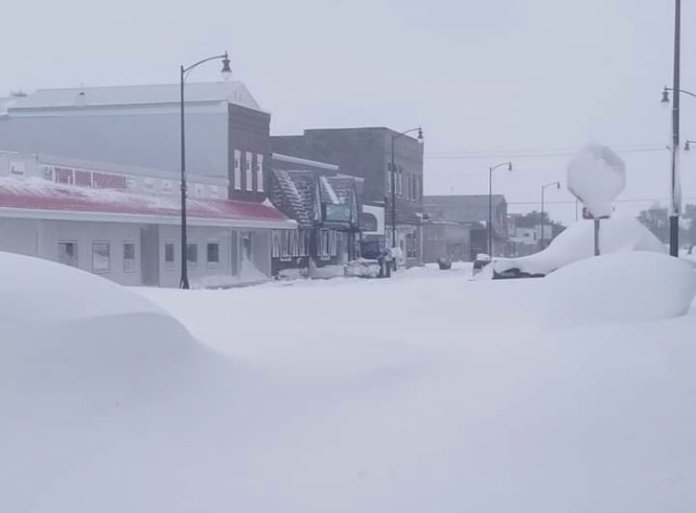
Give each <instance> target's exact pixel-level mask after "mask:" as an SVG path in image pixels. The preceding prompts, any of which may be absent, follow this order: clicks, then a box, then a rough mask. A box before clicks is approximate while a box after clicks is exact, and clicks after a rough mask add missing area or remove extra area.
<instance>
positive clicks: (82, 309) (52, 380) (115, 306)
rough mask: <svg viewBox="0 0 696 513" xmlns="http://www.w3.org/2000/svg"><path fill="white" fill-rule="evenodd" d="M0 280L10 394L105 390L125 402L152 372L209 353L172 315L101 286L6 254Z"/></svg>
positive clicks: (0, 353)
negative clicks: (125, 396)
mask: <svg viewBox="0 0 696 513" xmlns="http://www.w3.org/2000/svg"><path fill="white" fill-rule="evenodd" d="M0 275H1V277H2V278H1V279H0V304H2V308H1V309H0V326H2V338H1V339H0V375H1V377H0V383H1V384H2V385H3V387H2V389H3V391H4V392H5V393H8V392H11V391H12V390H24V389H26V388H27V387H29V388H31V389H32V390H37V391H41V392H42V394H43V393H45V394H47V396H50V395H54V394H56V393H59V392H60V391H61V390H63V391H64V389H65V390H72V392H71V393H74V392H76V391H77V392H78V394H77V395H78V396H79V395H80V394H81V393H83V392H86V391H87V390H88V389H94V388H98V386H99V385H105V386H108V387H110V388H112V389H113V391H114V392H115V393H117V394H120V393H122V392H124V391H125V390H126V389H127V388H128V387H129V386H131V385H134V384H135V383H136V382H138V381H139V380H141V379H147V380H149V379H151V378H152V372H153V371H154V370H162V369H164V368H167V367H169V366H171V365H174V364H176V363H177V362H179V361H182V360H184V359H186V358H188V357H190V356H192V355H193V354H196V353H203V352H204V350H203V349H202V347H201V346H198V344H197V343H196V342H195V341H194V340H193V338H192V337H191V336H190V334H189V333H188V331H187V330H186V329H185V328H184V327H183V326H182V325H181V324H180V323H179V322H178V321H176V320H175V319H173V318H172V317H171V316H170V315H169V314H167V313H165V312H164V311H163V310H161V309H160V308H159V307H157V306H155V305H154V304H153V303H152V302H150V301H149V300H147V299H145V298H144V297H142V296H141V295H139V294H136V293H134V292H132V291H130V290H128V289H126V288H125V287H121V286H120V285H117V284H115V283H113V282H110V281H108V280H105V279H103V278H100V277H97V276H94V275H92V274H89V273H86V272H84V271H80V270H78V269H74V268H72V267H68V266H64V265H60V264H57V263H53V262H48V261H46V260H41V259H38V258H33V257H27V256H22V255H16V254H10V253H2V252H0ZM82 380H84V383H82ZM82 385H84V387H85V388H84V389H82V390H80V386H82ZM124 385H125V386H124ZM72 387H77V388H75V389H73V388H72Z"/></svg>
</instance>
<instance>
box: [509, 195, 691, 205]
mask: <svg viewBox="0 0 696 513" xmlns="http://www.w3.org/2000/svg"><path fill="white" fill-rule="evenodd" d="M682 199H683V200H696V196H692V197H687V198H682ZM661 201H664V202H668V201H669V198H625V199H618V200H614V203H656V202H657V203H659V202H661ZM544 203H546V204H548V205H575V200H556V201H545V202H544ZM507 204H508V205H538V204H539V200H536V201H508V202H507Z"/></svg>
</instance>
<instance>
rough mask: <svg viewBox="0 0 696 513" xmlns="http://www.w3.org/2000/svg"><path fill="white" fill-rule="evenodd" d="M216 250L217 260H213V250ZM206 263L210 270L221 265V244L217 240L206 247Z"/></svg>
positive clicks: (208, 243)
mask: <svg viewBox="0 0 696 513" xmlns="http://www.w3.org/2000/svg"><path fill="white" fill-rule="evenodd" d="M213 247H214V248H215V251H214V256H215V259H214V260H211V258H210V257H211V251H210V250H211V249H212V248H213ZM205 262H206V265H207V266H208V268H216V267H218V266H219V265H220V242H219V241H217V240H213V241H209V242H207V243H206V245H205Z"/></svg>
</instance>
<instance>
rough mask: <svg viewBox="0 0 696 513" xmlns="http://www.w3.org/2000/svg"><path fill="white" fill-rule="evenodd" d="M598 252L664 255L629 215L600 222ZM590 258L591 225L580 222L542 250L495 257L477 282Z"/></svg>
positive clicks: (544, 271)
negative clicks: (495, 276) (527, 254)
mask: <svg viewBox="0 0 696 513" xmlns="http://www.w3.org/2000/svg"><path fill="white" fill-rule="evenodd" d="M599 249H600V254H602V255H606V254H611V253H625V252H629V251H652V252H655V253H666V252H667V250H666V249H665V246H664V245H663V244H662V243H661V242H660V240H659V239H658V238H657V237H655V235H653V234H652V233H651V232H650V230H648V229H647V228H646V227H645V226H643V225H642V224H641V223H640V222H638V221H637V220H636V219H634V218H632V217H629V216H615V217H612V218H610V219H602V220H601V221H600V229H599ZM593 255H594V223H593V221H591V220H581V221H578V222H576V223H573V224H572V225H570V226H569V227H568V228H566V229H565V230H564V231H563V232H561V233H560V234H559V235H558V236H557V237H556V238H555V239H554V240H553V241H551V244H549V246H548V247H547V248H546V249H544V250H543V251H540V252H538V253H535V254H533V255H529V256H524V257H519V258H496V259H494V260H493V263H492V264H490V265H487V266H486V267H485V268H484V271H485V272H483V273H481V274H480V275H479V276H480V279H487V278H491V277H492V276H493V271H494V270H495V271H496V272H498V273H501V272H504V271H506V270H508V269H519V270H521V271H523V272H526V273H529V274H542V275H543V274H549V273H551V272H553V271H555V270H556V269H559V268H561V267H563V266H564V265H568V264H572V263H573V262H578V261H580V260H582V259H585V258H589V257H591V256H593Z"/></svg>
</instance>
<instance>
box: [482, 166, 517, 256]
mask: <svg viewBox="0 0 696 513" xmlns="http://www.w3.org/2000/svg"><path fill="white" fill-rule="evenodd" d="M503 166H507V168H508V171H512V162H501V163H500V164H496V165H495V166H491V167H489V168H488V256H489V257H491V258H493V171H495V170H496V169H498V168H499V167H503Z"/></svg>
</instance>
